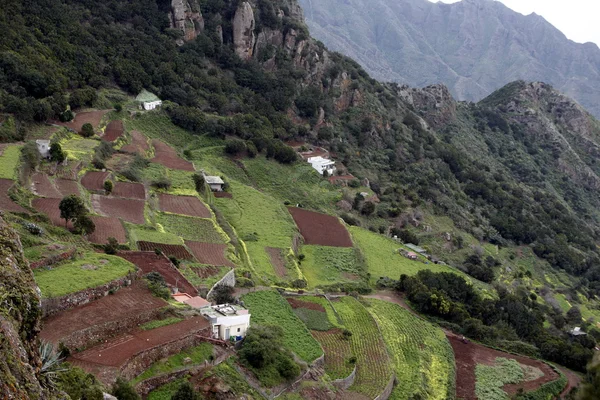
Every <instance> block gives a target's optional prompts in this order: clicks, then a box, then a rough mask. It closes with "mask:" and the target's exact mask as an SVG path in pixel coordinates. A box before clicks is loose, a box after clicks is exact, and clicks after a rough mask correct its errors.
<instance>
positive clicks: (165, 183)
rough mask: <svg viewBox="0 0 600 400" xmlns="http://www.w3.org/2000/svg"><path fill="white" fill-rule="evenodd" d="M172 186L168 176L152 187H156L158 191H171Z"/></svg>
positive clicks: (157, 181) (157, 180)
mask: <svg viewBox="0 0 600 400" xmlns="http://www.w3.org/2000/svg"><path fill="white" fill-rule="evenodd" d="M171 185H172V183H171V180H170V179H169V178H168V177H166V176H161V177H160V178H158V179H156V180H154V181H153V182H152V186H154V187H155V188H157V189H164V190H169V189H170V188H171Z"/></svg>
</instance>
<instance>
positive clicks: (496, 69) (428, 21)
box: [300, 0, 600, 117]
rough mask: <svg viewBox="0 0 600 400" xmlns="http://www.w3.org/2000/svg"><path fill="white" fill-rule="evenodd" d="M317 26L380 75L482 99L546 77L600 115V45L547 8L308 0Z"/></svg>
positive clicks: (421, 0)
mask: <svg viewBox="0 0 600 400" xmlns="http://www.w3.org/2000/svg"><path fill="white" fill-rule="evenodd" d="M300 3H301V4H302V6H303V8H304V9H305V14H306V17H307V23H308V25H309V27H310V30H311V33H312V34H313V36H314V37H315V38H317V39H320V40H321V41H323V42H324V43H325V44H326V45H327V46H328V47H329V48H331V49H332V50H337V51H340V52H341V53H343V54H346V55H348V56H350V57H352V58H353V59H355V60H356V61H358V62H359V63H360V64H361V65H362V66H363V67H364V68H365V69H366V70H367V71H368V72H369V73H371V74H372V75H373V76H374V77H375V78H377V79H380V80H384V81H394V82H398V83H402V84H408V85H411V86H417V87H422V86H427V85H431V84H435V83H443V84H445V85H447V86H448V87H449V88H450V91H451V93H452V94H453V95H454V96H455V97H456V98H458V99H459V100H469V101H478V100H480V99H482V98H484V97H485V96H487V95H488V94H489V93H491V92H492V91H494V90H497V89H499V88H500V87H502V86H504V85H506V84H508V83H510V82H512V81H516V80H521V79H522V80H525V81H543V82H546V83H549V84H551V85H553V86H554V87H555V88H556V89H558V90H559V91H561V92H563V93H565V94H566V95H568V96H570V97H572V98H574V99H576V100H577V101H578V102H579V103H580V104H582V105H583V106H584V107H586V108H587V109H588V110H589V111H590V112H591V113H592V114H594V115H595V116H596V117H599V116H600V49H599V48H598V46H597V45H595V44H593V43H586V44H578V43H575V42H573V41H571V40H569V39H567V38H566V37H565V35H564V34H562V33H561V32H560V31H559V30H558V29H556V28H555V27H554V26H552V25H551V24H550V23H548V22H547V21H546V20H545V19H544V18H542V17H541V16H539V15H536V14H531V15H528V16H523V15H521V14H519V13H517V12H514V11H512V10H510V9H509V8H507V7H506V6H504V5H503V4H502V3H501V2H499V1H493V0H464V1H461V2H458V3H454V4H444V3H442V2H438V3H432V2H430V1H427V0H322V1H313V0H300Z"/></svg>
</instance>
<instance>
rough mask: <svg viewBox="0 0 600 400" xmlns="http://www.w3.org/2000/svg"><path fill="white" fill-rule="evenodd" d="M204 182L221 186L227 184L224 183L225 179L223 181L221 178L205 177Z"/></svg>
mask: <svg viewBox="0 0 600 400" xmlns="http://www.w3.org/2000/svg"><path fill="white" fill-rule="evenodd" d="M204 180H206V183H208V184H209V185H210V184H219V185H224V184H225V182H223V179H221V177H220V176H208V175H207V176H205V177H204Z"/></svg>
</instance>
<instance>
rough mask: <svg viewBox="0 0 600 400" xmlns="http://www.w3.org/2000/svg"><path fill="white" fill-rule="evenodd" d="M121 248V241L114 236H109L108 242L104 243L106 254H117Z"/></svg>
mask: <svg viewBox="0 0 600 400" xmlns="http://www.w3.org/2000/svg"><path fill="white" fill-rule="evenodd" d="M118 249H119V241H118V240H117V239H115V238H114V237H112V236H111V237H109V238H108V241H107V243H106V244H105V245H104V252H105V253H106V254H117V250H118Z"/></svg>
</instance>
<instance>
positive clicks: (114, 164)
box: [104, 153, 134, 171]
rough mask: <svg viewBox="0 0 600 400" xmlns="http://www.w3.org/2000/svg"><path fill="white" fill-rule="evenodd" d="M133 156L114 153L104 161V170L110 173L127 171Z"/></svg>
mask: <svg viewBox="0 0 600 400" xmlns="http://www.w3.org/2000/svg"><path fill="white" fill-rule="evenodd" d="M133 158H134V156H133V155H131V154H126V153H116V154H113V155H112V157H111V158H109V159H108V160H106V162H105V163H104V164H105V165H106V169H108V170H111V171H123V170H125V169H127V166H128V165H129V163H131V161H132V160H133Z"/></svg>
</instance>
